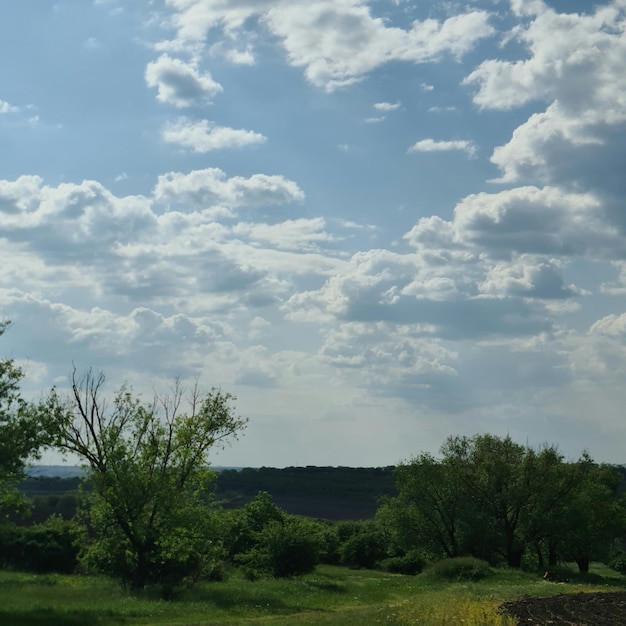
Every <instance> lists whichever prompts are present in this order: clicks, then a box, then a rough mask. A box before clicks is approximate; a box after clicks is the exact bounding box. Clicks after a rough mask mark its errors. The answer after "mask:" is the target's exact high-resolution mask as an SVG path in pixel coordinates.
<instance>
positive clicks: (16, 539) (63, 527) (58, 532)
mask: <svg viewBox="0 0 626 626" xmlns="http://www.w3.org/2000/svg"><path fill="white" fill-rule="evenodd" d="M82 534H83V533H82V529H81V528H80V526H79V525H78V524H76V523H74V522H68V521H65V520H63V519H61V518H59V517H51V518H49V519H48V520H47V521H46V522H44V523H42V524H34V525H32V526H16V525H14V524H5V525H4V526H2V527H0V563H2V564H3V566H4V567H10V568H13V569H20V570H25V571H31V572H40V573H43V572H58V573H62V574H68V573H71V572H73V571H74V570H75V569H76V567H77V565H78V553H79V549H80V540H81V539H82Z"/></svg>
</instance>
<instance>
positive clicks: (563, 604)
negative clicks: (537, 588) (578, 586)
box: [500, 591, 626, 626]
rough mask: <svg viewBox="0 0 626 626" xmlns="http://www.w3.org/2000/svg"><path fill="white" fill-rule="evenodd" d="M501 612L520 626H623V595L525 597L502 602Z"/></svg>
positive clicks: (625, 593) (625, 609)
mask: <svg viewBox="0 0 626 626" xmlns="http://www.w3.org/2000/svg"><path fill="white" fill-rule="evenodd" d="M500 611H501V612H502V613H504V614H505V615H511V616H512V617H514V618H516V619H517V623H518V624H519V626H522V625H523V626H624V625H625V624H626V591H614V592H608V593H604V592H602V593H571V594H570V593H564V594H559V595H557V596H551V597H548V598H531V597H524V598H520V599H518V600H513V601H511V602H505V603H504V604H503V605H502V606H501V607H500Z"/></svg>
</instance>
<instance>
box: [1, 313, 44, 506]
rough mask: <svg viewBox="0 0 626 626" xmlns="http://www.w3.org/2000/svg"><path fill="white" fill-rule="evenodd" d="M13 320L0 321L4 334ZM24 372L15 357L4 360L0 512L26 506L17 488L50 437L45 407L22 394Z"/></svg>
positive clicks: (2, 376)
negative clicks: (29, 465)
mask: <svg viewBox="0 0 626 626" xmlns="http://www.w3.org/2000/svg"><path fill="white" fill-rule="evenodd" d="M8 325H9V323H8V322H2V323H0V336H1V335H2V334H4V332H5V330H6V329H7V327H8ZM23 378H24V372H23V371H22V369H21V368H20V367H18V366H17V365H16V364H15V362H14V361H13V360H12V359H3V360H0V513H3V514H6V513H8V512H12V511H13V512H14V511H17V510H20V509H23V508H24V507H25V506H26V501H25V499H24V498H23V497H22V496H21V495H20V493H19V492H18V491H17V489H16V484H17V483H18V482H19V481H20V480H21V479H22V478H23V476H24V470H25V468H26V464H27V463H28V461H29V460H34V459H36V458H38V456H39V452H40V449H41V447H42V446H43V445H44V444H45V442H46V440H47V437H46V433H45V431H44V430H43V429H42V421H41V418H42V415H43V413H42V407H40V406H37V405H34V404H32V403H29V402H26V401H25V400H24V399H23V398H22V396H21V393H20V383H21V381H22V379H23Z"/></svg>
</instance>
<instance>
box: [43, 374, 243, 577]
mask: <svg viewBox="0 0 626 626" xmlns="http://www.w3.org/2000/svg"><path fill="white" fill-rule="evenodd" d="M104 381H105V378H104V375H103V374H98V375H95V374H94V373H93V372H92V371H91V370H89V371H88V372H87V373H86V374H85V375H84V376H82V377H77V375H76V371H74V373H73V375H72V395H71V397H70V398H69V399H68V402H67V403H64V402H63V401H62V400H61V399H60V398H59V397H58V396H57V394H56V392H55V391H53V392H52V396H51V401H50V406H51V407H52V406H53V407H54V410H50V411H49V424H48V428H49V430H50V432H51V433H52V434H53V435H54V443H55V445H56V446H57V447H58V448H59V449H61V450H63V451H66V452H69V453H73V454H76V455H78V456H79V457H80V458H81V459H82V460H83V462H84V463H85V464H86V469H87V472H88V473H87V480H88V482H89V484H90V486H91V491H90V492H89V501H88V506H87V510H86V521H87V522H88V527H89V529H90V531H91V533H92V535H93V536H94V541H93V543H92V545H91V547H90V550H89V552H88V555H87V556H88V560H89V559H90V560H91V561H92V562H94V563H96V564H97V565H98V566H99V567H100V568H103V569H105V570H107V571H108V572H109V573H110V574H114V575H116V576H117V577H119V578H120V579H121V580H122V582H123V583H124V584H125V585H128V586H130V587H131V589H140V588H143V587H145V586H146V585H148V584H160V585H162V587H163V588H164V589H166V590H168V589H169V590H171V589H172V588H173V587H174V586H175V585H177V584H180V583H181V582H183V581H191V580H195V579H196V578H197V577H199V576H201V575H202V574H204V573H205V572H206V571H207V570H208V569H209V568H210V567H211V566H212V565H213V564H214V561H215V559H216V557H217V555H218V554H217V553H218V551H219V550H218V549H219V536H218V535H219V533H218V529H217V528H215V525H216V521H215V520H216V516H212V515H211V514H210V513H211V505H212V500H211V497H210V489H209V488H210V486H211V483H212V481H213V478H214V474H213V472H211V471H210V469H209V463H208V460H207V455H208V453H209V452H210V451H211V450H212V449H213V448H214V447H215V446H220V445H223V444H224V443H225V442H227V441H228V440H229V439H231V438H233V437H236V436H237V434H238V433H239V432H240V431H241V430H242V429H243V428H244V427H245V424H246V420H244V419H242V418H240V417H237V416H236V415H235V413H234V408H233V402H234V400H235V398H234V397H233V396H232V395H230V394H228V393H222V392H221V391H219V390H215V389H214V390H212V391H211V392H209V393H207V394H204V395H203V394H200V393H199V391H198V389H197V387H195V388H194V390H193V392H192V394H191V398H190V404H189V412H182V411H181V405H182V400H183V391H182V388H181V385H180V384H179V383H178V382H177V383H176V384H175V385H174V386H173V388H172V392H171V394H170V395H168V396H155V398H154V399H153V402H152V403H151V404H145V403H143V402H141V401H140V400H139V399H138V398H135V397H134V396H133V394H132V390H131V389H129V388H128V387H126V386H124V387H122V388H121V390H120V391H119V393H118V394H117V395H116V397H115V399H114V401H113V403H112V404H111V406H109V405H108V404H107V403H106V401H105V399H104V398H103V395H102V394H103V385H104Z"/></svg>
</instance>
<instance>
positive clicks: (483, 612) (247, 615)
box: [0, 566, 626, 626]
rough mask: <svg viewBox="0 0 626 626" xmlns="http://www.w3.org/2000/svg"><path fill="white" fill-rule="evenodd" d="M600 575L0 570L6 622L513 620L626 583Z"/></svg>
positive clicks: (202, 624) (173, 625) (197, 624)
mask: <svg viewBox="0 0 626 626" xmlns="http://www.w3.org/2000/svg"><path fill="white" fill-rule="evenodd" d="M591 578H593V579H594V582H593V584H592V583H589V582H582V581H580V580H575V579H574V580H572V582H571V583H569V584H566V585H561V584H556V583H549V582H544V581H543V580H541V578H539V577H538V576H533V575H530V574H524V573H521V572H517V571H508V570H499V571H497V572H494V574H493V575H492V576H490V577H488V578H487V579H485V580H483V581H481V582H477V583H443V582H439V581H433V580H430V579H428V577H426V576H424V575H420V576H415V577H408V576H399V575H393V574H386V573H383V572H377V571H368V570H349V569H346V568H340V567H331V566H320V567H319V568H318V569H317V571H316V572H315V573H313V574H310V575H307V576H304V577H302V578H298V579H292V580H260V581H255V582H250V581H247V580H245V579H243V578H241V577H240V576H239V575H238V574H237V573H232V574H231V575H230V576H229V577H227V580H225V581H223V582H219V583H210V584H202V585H198V586H197V587H195V588H193V589H192V590H188V591H185V592H183V593H181V594H180V595H179V597H177V599H176V600H174V601H170V602H165V601H162V600H157V599H153V598H150V597H149V595H148V594H146V595H145V596H143V597H141V596H140V597H137V596H135V597H133V596H129V595H127V594H125V593H123V592H122V591H121V590H120V589H119V588H118V587H117V585H116V584H115V583H114V582H112V581H109V580H107V579H104V578H92V577H79V576H59V575H43V576H42V575H33V574H23V573H15V572H0V624H7V625H11V626H57V625H58V626H85V625H87V626H109V625H114V624H123V625H128V626H134V625H140V624H141V625H155V626H156V625H170V626H183V625H184V626H208V625H214V624H215V625H217V624H263V625H266V624H267V625H279V624H280V625H285V626H286V625H287V624H289V625H293V624H296V625H297V624H321V625H329V626H330V625H337V626H344V625H345V626H348V625H354V626H357V625H358V626H362V625H363V624H367V625H370V624H371V625H375V624H389V625H395V626H400V625H408V624H419V625H420V626H457V625H459V624H463V625H464V626H495V625H499V626H509V625H512V624H513V622H512V621H510V620H508V621H507V619H505V618H504V617H502V616H500V615H498V613H497V608H498V606H499V605H500V604H501V603H502V602H503V601H504V600H509V599H513V598H516V597H520V596H523V595H531V596H546V595H551V594H555V593H564V592H578V591H601V590H605V591H607V590H619V589H626V579H625V578H623V577H621V576H619V575H617V574H615V573H612V572H611V571H610V570H607V569H600V568H599V567H596V569H595V571H594V576H592V577H591Z"/></svg>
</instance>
